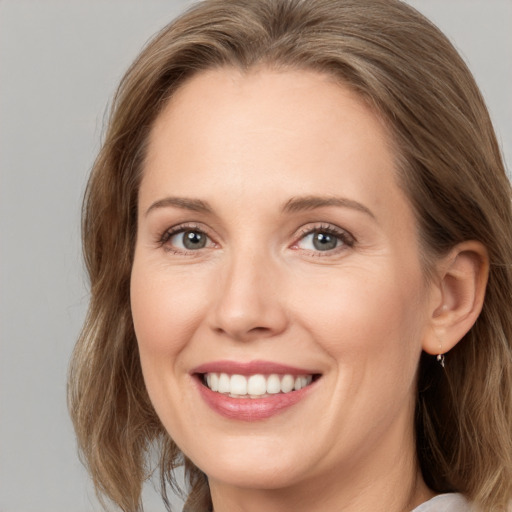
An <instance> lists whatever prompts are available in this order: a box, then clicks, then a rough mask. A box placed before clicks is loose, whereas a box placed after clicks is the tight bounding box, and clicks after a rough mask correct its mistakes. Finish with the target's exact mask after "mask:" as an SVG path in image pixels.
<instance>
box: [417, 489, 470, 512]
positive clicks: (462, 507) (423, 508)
mask: <svg viewBox="0 0 512 512" xmlns="http://www.w3.org/2000/svg"><path fill="white" fill-rule="evenodd" d="M470 511H471V505H470V503H469V501H467V500H466V499H465V498H464V496H462V494H457V493H453V494H440V495H439V496H435V497H434V498H432V499H431V500H428V501H426V502H425V503H422V504H421V505H420V506H419V507H416V508H415V509H414V510H412V511H411V512H470Z"/></svg>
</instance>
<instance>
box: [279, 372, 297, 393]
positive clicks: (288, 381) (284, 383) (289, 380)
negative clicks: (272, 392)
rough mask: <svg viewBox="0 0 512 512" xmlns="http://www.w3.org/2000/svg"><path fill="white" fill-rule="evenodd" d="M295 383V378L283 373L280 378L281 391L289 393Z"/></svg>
mask: <svg viewBox="0 0 512 512" xmlns="http://www.w3.org/2000/svg"><path fill="white" fill-rule="evenodd" d="M294 384H295V379H294V378H293V375H285V376H284V377H283V378H282V380H281V392H282V393H289V392H290V391H291V390H292V389H293V386H294Z"/></svg>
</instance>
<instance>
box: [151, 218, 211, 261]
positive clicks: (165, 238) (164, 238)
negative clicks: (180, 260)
mask: <svg viewBox="0 0 512 512" xmlns="http://www.w3.org/2000/svg"><path fill="white" fill-rule="evenodd" d="M186 231H195V232H197V233H201V234H204V235H205V236H206V237H207V238H208V239H209V240H211V237H210V236H209V235H208V233H207V232H206V231H205V229H204V228H203V227H202V226H199V225H197V224H180V225H178V226H175V227H173V228H170V229H166V230H165V231H164V232H163V233H162V234H161V235H160V236H159V237H158V245H159V246H160V247H162V248H163V249H164V250H165V251H166V252H170V253H172V254H185V255H188V254H193V255H195V254H196V253H197V252H198V250H197V249H196V250H189V251H187V250H182V249H176V248H173V247H172V246H170V245H167V243H168V242H169V240H171V238H172V237H173V236H175V235H179V234H180V233H184V232H186Z"/></svg>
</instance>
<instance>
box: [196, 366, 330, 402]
mask: <svg viewBox="0 0 512 512" xmlns="http://www.w3.org/2000/svg"><path fill="white" fill-rule="evenodd" d="M319 377H320V375H317V374H310V375H291V374H282V375H280V374H276V373H272V374H269V375H264V374H260V373H257V374H254V375H240V374H228V373H218V372H208V373H203V374H199V378H200V380H201V382H202V384H203V385H204V386H206V387H207V388H209V389H210V390H211V391H214V392H216V393H219V394H222V395H226V396H229V397H231V398H267V397H271V396H275V395H282V394H289V393H292V392H294V391H299V390H300V389H303V388H305V387H308V386H309V385H310V384H311V383H312V382H314V381H315V380H317V379H318V378H319Z"/></svg>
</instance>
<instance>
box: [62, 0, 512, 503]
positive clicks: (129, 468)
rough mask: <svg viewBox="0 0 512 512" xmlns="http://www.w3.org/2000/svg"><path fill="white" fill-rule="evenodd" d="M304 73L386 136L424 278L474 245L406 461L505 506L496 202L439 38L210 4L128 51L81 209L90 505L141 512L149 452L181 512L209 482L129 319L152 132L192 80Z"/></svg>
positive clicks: (480, 106) (464, 99) (323, 14)
mask: <svg viewBox="0 0 512 512" xmlns="http://www.w3.org/2000/svg"><path fill="white" fill-rule="evenodd" d="M261 65H263V66H265V65H266V66H271V67H276V68H282V69H287V68H293V69H308V70H317V71H319V72H321V73H329V74H330V75H331V76H334V77H336V78H337V79H338V80H339V81H340V82H341V83H343V84H345V86H348V87H351V88H352V89H353V90H354V91H356V92H357V93H358V94H360V96H361V97H363V98H364V99H365V100H366V101H367V102H368V103H369V104H370V105H371V106H372V108H374V110H375V112H376V113H378V115H379V116H381V117H382V118H383V119H384V120H385V121H386V123H387V126H388V127H389V129H390V138H391V139H392V140H393V144H394V145H395V147H396V153H397V172H398V177H399V180H400V183H401V186H402V187H403V188H404V190H406V192H407V194H408V196H409V199H410V201H411V203H412V205H413V207H414V210H415V214H416V217H417V222H418V225H419V231H420V237H421V243H422V249H423V257H424V260H425V268H426V270H427V271H428V268H429V262H432V261H434V260H435V258H436V257H438V256H440V255H442V254H445V253H446V252H447V251H448V250H449V249H450V248H452V247H453V246H454V245H455V244H457V243H459V242H462V241H465V240H478V241H480V242H482V243H483V244H484V245H485V247H486V248H487V250H488V253H489V258H490V275H489V281H488V286H487V293H486V298H485V303H484V306H483V310H482V313H481V315H480V317H479V318H478V320H477V322H476V324H475V325H474V326H473V328H472V329H471V330H470V332H469V333H468V334H467V335H466V336H465V338H464V339H463V340H462V341H461V342H460V343H459V344H458V345H457V346H456V347H455V348H454V349H453V350H452V351H451V352H450V353H449V354H448V355H447V367H446V369H445V371H443V370H442V369H441V368H440V367H439V366H438V365H437V366H436V365H435V364H434V363H435V361H434V363H433V358H432V357H431V356H428V355H427V354H423V355H422V358H421V361H420V368H419V382H418V394H417V406H416V438H417V455H418V460H419V464H420V467H421V470H422V472H423V476H424V478H425V481H426V483H427V484H428V485H429V486H430V487H431V488H432V489H433V490H434V491H437V492H443V491H459V492H462V493H464V494H465V495H466V496H468V497H469V498H470V499H471V500H474V502H475V503H476V504H477V505H478V506H480V507H481V508H482V509H483V510H485V511H498V510H505V509H506V504H507V501H508V500H509V499H510V498H511V497H512V350H511V340H512V310H511V306H512V266H511V261H510V260H511V255H512V213H511V197H512V196H511V189H510V183H509V180H508V179H507V176H506V174H505V170H504V166H503V163H502V160H501V156H500V151H499V148H498V145H497V142H496V138H495V134H494V131H493V128H492V125H491V122H490V119H489V116H488V113H487V110H486V107H485V104H484V101H483V99H482V97H481V95H480V92H479V90H478V88H477V86H476V84H475V82H474V80H473V77H472V75H471V73H470V72H469V70H468V69H467V67H466V65H465V63H464V62H463V60H462V59H461V58H460V56H459V55H458V54H457V52H456V50H455V49H454V48H453V46H452V45H451V44H450V42H449V41H448V40H447V39H446V37H445V36H444V35H443V34H442V33H441V32H440V31H439V30H438V29H437V28H436V27H435V26H434V25H432V24H431V23H430V22H429V21H428V20H426V19H425V18H424V17H423V16H422V15H420V14H419V13H418V12H416V11H415V10H414V9H412V8H411V7H409V6H407V5H406V4H404V3H403V2H400V1H398V0H315V1H310V0H309V1H308V0H207V1H205V2H203V3H200V4H198V5H197V6H195V7H193V8H192V9H191V10H189V11H188V12H187V13H185V14H184V15H182V16H181V17H180V18H178V19H177V20H175V21H174V22H172V23H171V24H170V25H168V26H167V27H165V28H164V29H163V30H162V31H161V32H160V33H159V34H158V35H157V36H156V37H155V38H154V39H153V40H152V41H151V42H150V43H149V44H148V45H147V46H146V48H145V49H144V50H143V51H142V53H141V54H140V56H139V57H138V58H137V60H136V61H135V62H134V64H133V65H132V66H131V67H130V69H129V70H128V72H127V73H126V75H125V77H124V78H123V80H122V82H121V84H120V86H119V89H118V91H117V94H116V96H115V99H114V102H113V106H112V111H111V116H110V121H109V124H108V130H107V132H106V136H105V140H104V143H103V146H102V149H101V151H100V153H99V156H98V158H97V160H96V162H95V164H94V167H93V170H92V174H91V177H90V181H89V184H88V188H87V192H86V196H85V201H84V205H83V247H84V254H85V261H86V265H87V271H88V273H89V278H90V284H91V302H90V308H89V312H88V316H87V319H86V322H85V325H84V328H83V331H82V333H81V336H80V339H79V340H78V343H77V345H76V348H75V351H74V354H73V359H72V362H71V367H70V375H69V407H70V411H71V416H72V419H73V422H74V426H75V430H76V433H77V437H78V443H79V447H80V450H81V453H82V456H83V460H84V462H85V463H86V465H87V467H88V469H89V471H90V473H91V475H92V478H93V481H94V484H95V487H96V489H97V492H98V494H99V495H100V496H102V495H105V496H107V497H108V498H110V499H111V500H112V501H113V502H115V503H116V504H117V505H119V507H120V508H121V509H122V510H124V511H125V512H135V511H139V510H142V506H141V501H140V495H141V486H142V483H143V482H144V480H145V479H146V478H148V476H149V475H150V473H151V471H152V468H151V467H150V466H149V461H150V460H151V457H150V456H149V453H150V452H154V450H155V448H156V449H157V451H158V453H159V455H160V463H159V467H160V477H161V483H162V495H163V497H164V500H165V501H166V504H167V507H169V504H168V502H167V499H166V485H167V484H170V485H171V486H174V484H175V479H174V477H173V468H175V467H176V466H178V465H180V464H185V468H186V475H187V483H188V505H187V506H188V508H187V510H198V511H199V510H202V511H204V510H208V509H209V507H210V506H211V502H210V496H209V490H208V483H207V479H206V476H205V475H204V474H203V473H202V472H201V471H200V470H199V469H198V468H196V467H195V466H194V465H193V464H192V463H191V462H190V461H188V460H186V458H185V457H184V456H183V454H181V452H180V450H179V448H178V447H177V446H176V445H175V444H174V443H173V441H172V439H170V438H169V436H168V434H167V433H166V431H165V430H164V428H163V427H162V425H161V423H160V421H159V419H158V417H157V416H156V413H155V411H154V409H153V407H152V405H151V403H150V400H149V397H148V394H147V392H146V389H145V386H144V381H143V377H142V371H141V367H140V363H139V356H138V349H137V342H136V338H135V334H134V329H133V324H132V318H131V313H130V298H129V297H130V293H129V292H130V290H129V283H130V272H131V266H132V261H133V253H134V245H135V238H136V216H137V196H138V188H139V183H140V179H141V172H142V166H143V162H144V155H145V149H146V143H147V140H148V134H149V131H150V129H151V127H152V125H153V123H154V121H155V118H156V117H157V116H158V114H159V112H160V111H161V109H162V108H163V106H164V105H165V104H166V102H167V101H168V99H169V97H170V96H171V95H172V94H173V92H174V91H175V90H176V89H177V88H178V87H180V86H181V85H183V84H184V83H185V82H186V80H187V79H188V78H190V77H191V76H192V75H194V74H196V73H198V72H201V71H202V70H206V69H211V68H218V67H222V66H231V67H233V66H234V67H237V68H239V69H241V70H248V69H250V68H253V67H255V66H261Z"/></svg>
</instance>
